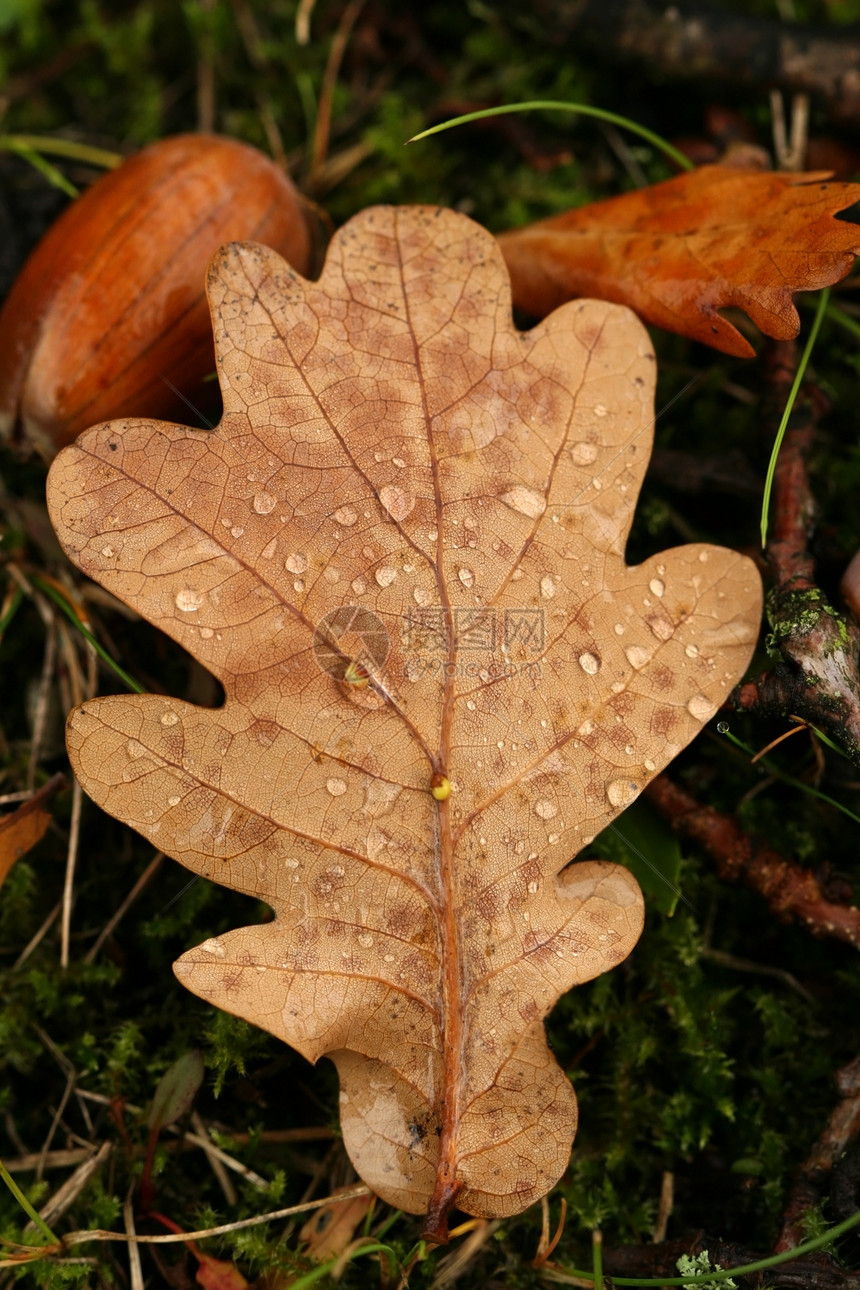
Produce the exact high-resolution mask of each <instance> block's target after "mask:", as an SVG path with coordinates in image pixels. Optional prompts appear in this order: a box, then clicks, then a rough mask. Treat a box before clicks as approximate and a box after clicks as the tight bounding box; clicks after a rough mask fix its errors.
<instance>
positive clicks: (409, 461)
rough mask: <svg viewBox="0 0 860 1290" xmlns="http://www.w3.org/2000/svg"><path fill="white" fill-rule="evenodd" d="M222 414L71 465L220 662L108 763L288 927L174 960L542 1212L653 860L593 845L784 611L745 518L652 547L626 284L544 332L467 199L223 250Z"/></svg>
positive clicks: (475, 1176)
mask: <svg viewBox="0 0 860 1290" xmlns="http://www.w3.org/2000/svg"><path fill="white" fill-rule="evenodd" d="M209 293H210V300H211V304H212V309H213V315H214V319H215V332H216V345H217V350H218V355H219V371H220V377H221V382H222V387H223V394H224V401H225V412H224V417H223V420H222V421H221V424H220V426H219V428H218V430H217V431H216V432H214V433H211V434H210V433H206V432H203V431H194V430H189V429H185V428H183V427H180V426H171V425H167V424H164V423H158V422H145V421H130V422H122V423H120V422H115V423H113V424H108V425H104V426H99V427H96V428H95V429H92V430H90V431H87V432H86V433H85V434H84V435H82V436H81V438H79V439H78V441H77V443H76V444H75V445H74V446H73V447H71V448H68V449H66V451H65V452H63V454H62V455H61V456H60V458H59V459H58V460H57V462H56V463H55V465H54V467H53V468H52V470H51V474H50V479H49V494H50V506H51V512H52V516H53V520H54V523H55V525H56V527H57V532H58V534H59V535H60V538H61V540H62V542H63V544H64V546H65V548H66V550H67V551H68V552H69V553H70V555H71V557H72V559H73V560H74V561H75V562H76V563H77V564H78V565H79V566H80V568H81V569H82V570H84V571H85V572H86V573H87V574H88V575H89V576H90V577H93V578H95V579H96V580H97V581H98V582H101V583H102V584H103V585H104V586H106V587H107V588H109V589H110V591H112V592H113V593H114V594H116V595H118V596H120V597H121V598H122V599H124V600H126V601H128V603H129V604H130V605H132V606H133V607H134V608H135V609H136V610H138V611H139V612H140V613H141V614H143V615H144V616H145V617H146V618H148V619H150V620H151V621H152V622H153V623H155V624H157V625H158V626H159V627H161V628H162V629H163V630H164V631H165V632H167V633H168V634H169V635H171V636H173V637H174V638H175V639H176V640H177V641H179V642H180V643H181V644H182V645H184V646H185V647H186V648H187V649H188V650H189V651H191V652H192V653H193V654H194V655H195V656H196V657H197V658H198V659H199V660H200V661H201V662H202V663H204V664H205V666H206V667H208V668H210V669H211V671H212V672H213V673H215V675H216V676H218V677H219V678H220V680H221V682H222V683H223V685H224V689H225V692H226V696H227V698H226V703H225V705H224V707H223V708H221V709H219V710H217V711H210V710H203V709H200V708H196V707H194V706H192V705H191V704H188V703H183V702H181V701H179V700H176V699H171V698H163V697H160V696H156V695H151V696H143V697H137V696H133V697H132V696H124V697H115V698H104V699H96V700H93V701H90V702H87V703H86V704H85V705H83V706H82V707H80V708H78V709H77V710H76V711H75V712H73V713H72V715H71V717H70V721H69V730H68V744H69V750H70V755H71V758H72V761H73V764H74V766H75V769H76V772H77V774H78V775H79V776H80V777H81V780H82V782H83V784H84V786H85V788H86V789H87V791H88V792H89V793H90V794H91V795H92V796H93V797H94V798H95V799H96V801H98V802H99V803H100V804H101V805H102V806H103V807H104V808H105V810H107V811H108V812H110V813H111V814H113V815H116V816H118V817H120V818H121V819H124V820H126V821H128V822H129V823H131V824H133V825H134V827H135V828H137V829H138V830H140V831H141V832H142V833H143V834H144V835H145V836H147V837H148V838H150V839H151V840H152V841H153V843H154V844H156V845H157V846H158V847H159V848H161V849H163V850H164V851H166V852H167V853H168V854H169V855H171V856H174V857H175V858H176V859H178V860H180V861H181V862H182V863H183V864H185V865H186V866H188V868H190V869H193V870H195V871H196V872H198V873H201V874H204V875H205V876H206V877H209V878H214V879H215V880H216V881H219V882H223V883H227V884H228V885H230V886H232V887H235V888H237V889H238V890H241V891H244V892H247V893H249V894H252V895H254V896H256V897H259V898H261V899H263V900H266V901H267V902H268V903H269V904H270V905H271V906H272V907H273V908H274V909H275V911H276V914H277V918H276V920H275V921H274V922H271V923H268V924H266V925H264V926H259V927H248V928H244V929H241V930H238V931H233V932H230V933H228V934H227V935H224V936H221V937H217V938H215V939H214V940H210V941H207V942H206V943H205V944H204V945H202V946H199V947H198V948H197V949H194V950H191V951H189V952H188V953H186V954H184V955H183V956H182V958H181V959H180V960H179V962H178V964H177V965H176V972H177V974H178V976H179V977H180V979H181V980H182V981H183V982H184V983H185V984H186V985H187V986H188V987H189V988H190V989H192V990H194V991H195V992H196V993H197V994H199V995H201V996H203V997H204V998H207V999H210V1000H211V1001H212V1002H213V1003H215V1004H217V1005H218V1006H220V1007H224V1008H226V1009H228V1010H229V1011H231V1012H235V1013H238V1014H239V1015H241V1016H243V1017H246V1018H248V1019H249V1020H251V1021H254V1022H256V1023H257V1024H258V1025H261V1026H263V1027H265V1028H266V1029H268V1030H270V1031H271V1032H272V1033H273V1034H276V1035H279V1036H280V1037H281V1038H283V1039H285V1040H286V1041H287V1042H288V1043H289V1044H291V1045H292V1046H293V1047H294V1048H297V1049H298V1050H299V1051H300V1052H302V1053H303V1054H304V1055H305V1056H306V1057H308V1058H309V1059H310V1060H311V1061H316V1060H317V1058H318V1057H320V1056H322V1055H323V1054H328V1055H329V1056H331V1058H332V1060H333V1061H334V1062H335V1064H336V1065H337V1068H338V1071H339V1074H340V1080H341V1116H342V1124H343V1132H344V1140H345V1142H346V1145H347V1148H348V1150H349V1153H350V1156H351V1157H352V1160H353V1163H354V1164H355V1167H356V1169H357V1170H358V1172H359V1174H360V1175H361V1176H362V1178H363V1179H364V1180H365V1181H366V1182H367V1183H368V1185H369V1186H370V1187H372V1188H373V1190H374V1191H375V1192H377V1193H378V1194H379V1195H380V1196H382V1197H383V1198H384V1199H385V1200H387V1201H388V1202H390V1203H391V1204H392V1205H396V1206H398V1207H400V1208H403V1209H406V1210H408V1211H409V1212H412V1213H421V1212H424V1211H427V1210H428V1209H429V1217H428V1220H427V1225H426V1229H425V1230H426V1231H427V1233H428V1236H430V1237H432V1238H435V1239H444V1233H445V1214H446V1211H447V1210H448V1209H449V1208H450V1207H451V1205H452V1204H453V1203H454V1202H455V1201H456V1204H457V1205H458V1207H460V1208H462V1209H465V1210H466V1211H467V1212H469V1213H472V1214H477V1215H494V1216H495V1215H499V1216H500V1215H505V1214H511V1213H516V1212H519V1211H520V1210H522V1209H523V1208H525V1207H526V1206H527V1205H529V1204H530V1203H531V1202H532V1201H534V1200H535V1199H537V1198H538V1197H539V1196H541V1195H542V1194H543V1193H544V1192H546V1191H547V1189H548V1188H549V1187H551V1186H552V1184H553V1183H554V1182H555V1181H556V1179H557V1178H558V1177H559V1176H560V1174H561V1173H562V1171H563V1170H564V1168H565V1166H566V1164H567V1160H568V1155H569V1151H570V1143H571V1139H572V1137H573V1134H574V1129H575V1125H576V1102H575V1099H574V1095H573V1091H572V1089H571V1087H570V1084H569V1082H568V1080H567V1078H566V1077H565V1075H564V1073H563V1072H562V1071H561V1070H560V1069H559V1067H558V1065H557V1063H556V1062H555V1060H554V1058H553V1057H552V1055H551V1054H550V1052H549V1049H548V1048H547V1043H546V1037H545V1034H544V1027H543V1019H544V1017H545V1016H546V1015H547V1013H548V1011H549V1009H550V1008H551V1007H552V1005H553V1003H554V1002H555V1000H556V999H557V998H558V997H559V995H560V994H561V993H562V992H563V991H565V990H568V989H570V988H571V986H574V985H577V984H579V983H580V982H583V981H587V980H589V979H591V978H592V977H595V976H598V975H599V974H600V973H601V972H603V971H605V970H606V969H607V968H609V967H612V966H613V965H615V964H616V963H618V962H620V961H621V960H622V959H623V958H624V957H625V955H626V954H628V953H629V951H630V949H631V948H632V946H633V945H634V943H635V941H636V938H637V936H638V935H639V931H640V928H641V924H642V903H641V896H640V893H639V889H638V887H637V885H636V883H635V881H634V880H633V879H632V877H631V876H630V874H629V873H628V872H627V871H626V870H625V869H622V868H620V867H618V866H615V865H610V864H606V863H602V862H599V861H589V862H584V863H580V864H574V865H570V864H569V861H570V859H571V856H573V855H575V854H576V853H577V852H578V851H579V850H580V848H581V847H582V846H584V845H585V844H586V843H587V842H588V841H590V839H591V838H592V837H593V835H594V834H596V833H597V832H598V831H599V830H600V829H602V828H603V827H604V826H605V825H606V823H607V822H608V821H609V820H611V819H613V818H614V817H615V816H616V815H617V814H618V813H619V812H620V811H621V810H623V808H624V807H625V806H627V805H628V804H629V802H630V801H632V800H633V798H634V797H635V796H636V795H637V794H638V793H639V792H640V791H641V789H642V788H643V787H644V785H645V784H646V783H647V782H648V781H649V780H650V779H651V778H652V777H653V775H655V774H656V773H657V771H658V770H660V769H661V768H662V767H663V766H665V765H666V763H667V762H668V761H669V760H670V759H671V758H672V757H674V756H675V754H676V753H677V752H678V751H679V750H680V749H681V748H682V747H683V746H684V745H685V744H686V743H687V742H688V741H689V740H690V739H692V738H693V736H694V735H695V734H696V733H697V732H698V731H699V730H700V729H701V727H702V724H703V722H705V721H706V720H708V719H709V718H710V717H711V716H712V715H713V713H714V712H715V710H716V708H717V707H718V705H719V704H720V703H721V702H722V700H723V698H724V697H725V695H726V694H727V693H728V690H729V688H730V687H731V685H732V684H733V683H734V682H735V681H736V680H737V679H738V677H739V676H740V675H741V673H742V671H743V669H744V667H745V665H746V663H747V661H748V659H749V656H750V652H751V649H752V646H753V642H754V640H755V638H756V635H757V629H758V619H759V611H760V597H761V592H760V584H759V577H758V574H757V573H756V571H755V569H754V567H753V565H752V563H751V562H750V561H749V560H747V559H745V558H743V557H741V556H738V555H736V554H734V553H732V552H729V551H725V550H721V549H719V548H716V547H709V546H703V545H691V546H686V547H681V548H678V549H676V550H673V551H669V552H664V553H662V554H661V555H659V556H655V557H654V558H653V559H650V560H648V561H646V562H645V563H644V564H642V565H640V566H638V567H636V568H628V567H627V566H626V565H625V564H624V560H623V551H624V543H625V539H626V535H627V532H628V529H629V525H630V521H631V516H632V512H633V507H634V504H635V500H636V496H637V492H638V488H639V484H640V481H641V477H642V474H643V473H644V470H645V466H646V463H647V460H648V451H649V447H650V443H651V437H652V426H653V388H654V366H655V365H654V356H653V353H652V350H651V346H650V344H649V342H648V338H647V336H646V334H645V331H644V329H643V328H642V326H641V324H640V323H639V322H638V321H637V319H636V318H635V317H634V316H633V315H632V314H631V313H630V312H629V311H627V310H624V309H618V308H617V307H616V306H614V305H609V304H605V303H599V302H598V303H596V302H589V303H577V304H574V305H570V306H568V307H567V308H565V309H562V310H559V311H558V312H557V313H556V314H554V315H553V316H552V317H551V318H549V319H547V321H546V322H545V323H543V324H541V325H540V326H538V327H536V328H534V329H533V330H532V331H530V332H527V333H523V334H521V333H519V332H517V331H515V330H514V328H513V326H512V323H511V313H510V296H509V288H508V283H507V279H506V276H505V273H504V269H503V265H502V263H501V257H500V256H499V253H498V251H497V249H496V248H495V246H494V244H493V241H492V238H491V237H490V236H489V234H487V233H486V232H485V231H484V230H483V229H481V228H479V227H478V226H477V225H475V224H473V223H471V221H469V220H467V219H465V217H463V216H460V215H456V214H454V213H453V212H450V211H443V210H432V209H429V208H422V207H419V208H409V207H406V208H402V209H399V210H398V209H392V208H380V209H376V210H370V211H366V212H364V213H363V214H361V215H359V216H358V217H357V218H355V219H354V220H352V221H351V222H350V223H349V224H347V225H346V227H345V228H344V229H342V230H341V232H340V233H339V234H338V235H337V237H336V238H335V239H334V241H333V242H332V245H331V248H330V252H329V258H328V261H327V265H326V268H325V271H324V273H323V276H322V278H321V279H320V281H319V282H317V283H308V282H303V281H302V280H301V279H300V278H299V277H298V276H297V275H296V274H295V273H294V272H293V271H292V270H291V269H290V268H289V267H288V266H287V265H286V264H285V263H284V262H283V261H282V260H280V259H279V258H278V257H277V256H276V255H275V254H274V253H273V252H271V251H268V250H266V249H264V248H262V247H259V246H248V245H233V246H230V247H225V248H223V249H222V251H221V252H220V253H219V254H218V256H216V258H215V260H214V261H213V264H212V267H211V270H210V281H209Z"/></svg>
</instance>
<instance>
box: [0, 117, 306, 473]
mask: <svg viewBox="0 0 860 1290" xmlns="http://www.w3.org/2000/svg"><path fill="white" fill-rule="evenodd" d="M232 241H255V242H262V243H263V244H264V245H266V246H270V247H272V248H273V249H274V250H276V251H278V252H279V253H280V254H281V255H283V256H284V257H285V259H287V260H288V261H289V262H290V264H291V265H292V266H293V268H295V269H297V270H298V272H299V273H301V274H306V273H307V271H308V267H309V263H310V258H311V234H310V231H309V228H308V224H307V222H306V219H305V215H304V211H303V208H302V205H301V200H300V198H299V195H298V193H297V191H296V189H295V187H294V186H293V184H292V183H291V181H290V180H289V179H288V178H287V176H286V175H284V174H283V172H282V171H281V170H279V169H278V167H277V166H276V165H275V164H274V163H273V162H272V161H270V160H269V159H268V157H265V156H264V155H263V154H262V153H260V152H258V151H257V150H256V149H255V148H252V147H249V146H248V145H247V144H244V143H237V142H236V141H235V140H233V139H224V138H220V137H218V136H215V135H205V134H186V135H177V136H176V137H174V138H170V139H164V140H162V141H161V142H159V143H155V144H152V145H151V146H150V147H148V148H144V149H143V150H142V151H141V152H139V153H137V154H136V155H135V156H133V157H130V158H129V159H128V160H127V161H125V162H123V164H122V165H121V166H119V168H118V169H117V170H114V171H112V172H111V173H110V174H107V175H105V176H103V177H102V178H101V179H99V180H98V181H97V182H96V183H95V184H93V186H92V187H91V188H89V189H88V190H87V191H86V192H85V193H84V194H83V195H82V196H81V197H79V198H78V199H77V200H76V201H75V202H73V204H72V205H71V206H70V207H69V208H68V209H67V210H66V211H65V212H64V214H63V215H62V216H61V217H60V218H59V219H58V220H57V222H56V223H55V224H53V225H52V227H51V228H50V229H49V230H48V232H47V233H46V234H45V236H44V238H43V239H42V241H41V242H40V243H39V244H38V246H37V247H36V249H35V250H34V251H33V253H32V255H31V256H30V258H29V260H28V261H27V263H26V264H25V266H24V268H23V270H22V271H21V274H20V275H19V277H18V279H17V281H16V282H15V284H14V286H13V288H12V290H11V292H10V293H9V296H8V298H7V300H6V303H5V306H4V308H3V310H2V313H0V435H2V436H4V437H6V438H11V437H15V438H16V439H17V440H18V441H21V440H23V441H27V442H29V443H31V444H33V445H35V446H36V447H37V448H38V449H39V451H40V452H41V453H42V454H43V456H45V457H46V458H51V457H53V456H54V455H55V454H56V453H57V452H58V451H59V449H60V448H62V447H64V446H65V445H66V444H68V443H71V441H72V440H73V439H74V438H75V437H76V436H77V435H78V434H79V433H80V432H81V430H84V429H86V428H87V427H88V426H91V425H95V424H97V423H98V422H100V421H107V420H111V419H114V418H116V417H123V416H143V417H172V418H173V419H177V418H178V419H180V420H187V419H188V417H189V414H188V413H187V412H186V413H185V415H183V414H182V412H181V411H180V409H181V408H182V403H181V402H180V399H179V396H177V394H176V392H175V390H178V391H179V392H180V395H182V396H184V397H185V398H186V399H188V400H189V401H190V402H191V403H195V402H196V401H197V400H198V399H199V398H200V397H201V384H202V382H203V380H204V378H205V377H206V376H207V375H209V374H210V373H212V372H214V370H215V356H214V348H213V342H212V328H211V325H210V322H209V310H208V307H207V304H206V297H205V293H204V283H205V277H206V267H207V265H208V263H209V260H210V258H211V256H212V255H213V254H214V252H215V251H216V250H217V249H218V247H219V246H221V245H223V244H224V243H225V242H232ZM171 387H175V389H173V388H171Z"/></svg>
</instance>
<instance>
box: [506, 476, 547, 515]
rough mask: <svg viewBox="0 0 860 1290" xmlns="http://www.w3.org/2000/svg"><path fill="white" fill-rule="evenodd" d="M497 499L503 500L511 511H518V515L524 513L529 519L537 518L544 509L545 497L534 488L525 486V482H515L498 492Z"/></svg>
mask: <svg viewBox="0 0 860 1290" xmlns="http://www.w3.org/2000/svg"><path fill="white" fill-rule="evenodd" d="M499 501H500V502H504V504H505V506H509V507H510V508H511V510H512V511H518V512H519V514H520V515H526V516H528V518H529V519H530V520H536V519H539V518H540V516H541V515H543V513H544V511H545V510H546V498H545V497H544V495H543V493H539V492H538V491H537V489H535V488H527V487H526V486H525V484H515V485H514V486H513V488H509V489H508V490H507V491H506V492H504V493H500V495H499Z"/></svg>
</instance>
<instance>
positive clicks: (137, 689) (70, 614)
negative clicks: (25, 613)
mask: <svg viewBox="0 0 860 1290" xmlns="http://www.w3.org/2000/svg"><path fill="white" fill-rule="evenodd" d="M32 581H33V585H34V586H35V587H38V588H39V590H40V591H42V592H44V594H45V595H46V596H50V598H51V600H53V601H54V603H55V604H56V605H58V606H59V608H60V609H62V611H63V613H64V614H65V615H66V617H67V618H68V619H69V621H70V622H71V623H72V624H73V625H74V626H75V627H76V628H77V629H78V631H79V632H80V633H81V635H82V636H83V638H84V640H85V641H89V643H90V645H92V647H93V649H94V650H95V652H96V653H97V654H98V656H99V658H100V659H102V661H103V662H105V663H107V665H108V667H109V668H110V669H111V671H113V672H115V673H116V675H117V676H118V677H119V679H120V680H121V681H122V682H123V683H124V684H125V685H127V686H128V688H129V689H130V690H133V691H134V693H135V694H146V690H145V689H144V688H143V686H142V685H140V684H139V683H138V682H137V681H135V679H134V677H132V676H129V674H128V672H126V671H124V670H123V669H122V668H121V667H120V665H119V663H117V662H115V661H114V659H112V658H111V656H110V654H108V652H107V650H106V649H105V647H104V646H103V645H100V644H99V642H98V641H97V640H96V638H95V636H93V634H92V632H91V631H89V630H88V629H87V628H86V627H84V625H83V623H82V622H81V620H80V618H78V616H77V614H76V613H75V611H74V609H72V606H71V605H70V604H69V602H68V601H67V600H65V599H64V597H63V596H61V595H60V593H59V591H57V590H56V589H55V588H54V587H52V586H51V585H50V583H47V582H43V581H42V579H41V578H33V580H32Z"/></svg>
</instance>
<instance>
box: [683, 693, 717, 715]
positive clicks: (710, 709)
mask: <svg viewBox="0 0 860 1290" xmlns="http://www.w3.org/2000/svg"><path fill="white" fill-rule="evenodd" d="M716 710H717V705H716V704H715V703H712V702H711V700H710V699H707V698H705V696H704V694H694V695H693V697H692V699H691V700H690V702H689V703H688V704H687V711H688V712H689V714H690V716H691V717H695V719H696V720H697V721H707V720H708V719H709V718H710V717H712V716H713V715H714V713H715V712H716Z"/></svg>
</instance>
